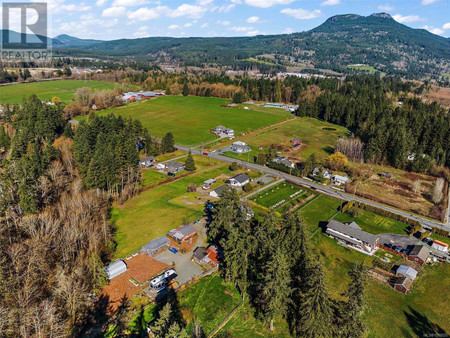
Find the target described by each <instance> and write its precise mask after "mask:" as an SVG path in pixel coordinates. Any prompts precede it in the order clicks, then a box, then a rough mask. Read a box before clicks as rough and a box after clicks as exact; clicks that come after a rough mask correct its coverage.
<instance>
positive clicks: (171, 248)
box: [169, 246, 178, 254]
mask: <svg viewBox="0 0 450 338" xmlns="http://www.w3.org/2000/svg"><path fill="white" fill-rule="evenodd" d="M169 251H170V252H173V253H174V254H176V253H178V250H177V249H176V248H174V247H173V246H172V247H170V248H169Z"/></svg>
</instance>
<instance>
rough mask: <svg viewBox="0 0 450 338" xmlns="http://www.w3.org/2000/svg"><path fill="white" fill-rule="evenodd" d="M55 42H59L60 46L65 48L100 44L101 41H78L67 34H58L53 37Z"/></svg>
mask: <svg viewBox="0 0 450 338" xmlns="http://www.w3.org/2000/svg"><path fill="white" fill-rule="evenodd" d="M55 39H56V40H58V41H60V42H61V43H62V45H64V46H66V47H84V46H89V45H93V44H95V43H99V42H102V41H101V40H93V39H79V38H76V37H74V36H70V35H67V34H60V35H58V36H56V37H55Z"/></svg>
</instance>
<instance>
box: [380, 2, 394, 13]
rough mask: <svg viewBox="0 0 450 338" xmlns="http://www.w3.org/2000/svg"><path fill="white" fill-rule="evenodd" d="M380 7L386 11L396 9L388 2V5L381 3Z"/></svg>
mask: <svg viewBox="0 0 450 338" xmlns="http://www.w3.org/2000/svg"><path fill="white" fill-rule="evenodd" d="M378 9H379V10H380V11H385V12H392V11H393V10H394V6H391V5H390V4H386V5H379V6H378Z"/></svg>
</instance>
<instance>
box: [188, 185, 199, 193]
mask: <svg viewBox="0 0 450 338" xmlns="http://www.w3.org/2000/svg"><path fill="white" fill-rule="evenodd" d="M187 191H188V192H196V191H197V185H196V184H195V183H189V185H188V188H187Z"/></svg>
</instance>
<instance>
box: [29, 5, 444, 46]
mask: <svg viewBox="0 0 450 338" xmlns="http://www.w3.org/2000/svg"><path fill="white" fill-rule="evenodd" d="M36 1H38V0H36ZM449 1H450V0H389V1H384V0H318V1H311V0H309V1H308V0H181V1H178V0H159V1H158V0H84V1H76V0H50V1H48V3H49V7H50V9H51V13H52V15H51V17H52V24H51V26H52V31H51V34H49V35H51V36H56V35H58V34H63V33H64V34H69V35H74V36H77V37H80V38H95V39H102V40H111V39H118V38H138V37H148V36H173V37H187V36H246V35H247V36H251V35H256V34H280V33H291V32H300V31H305V30H309V29H311V28H314V27H316V26H318V25H320V24H321V23H322V22H324V21H325V20H326V19H327V18H328V17H330V16H333V15H336V14H348V13H354V14H360V15H370V14H372V13H375V12H387V13H389V14H391V15H392V16H393V17H394V18H395V19H396V20H397V21H399V22H401V23H404V24H406V25H408V26H411V27H414V28H419V27H421V28H425V29H428V30H430V31H431V32H433V33H435V34H439V35H442V36H446V37H449V36H450V3H449Z"/></svg>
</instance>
